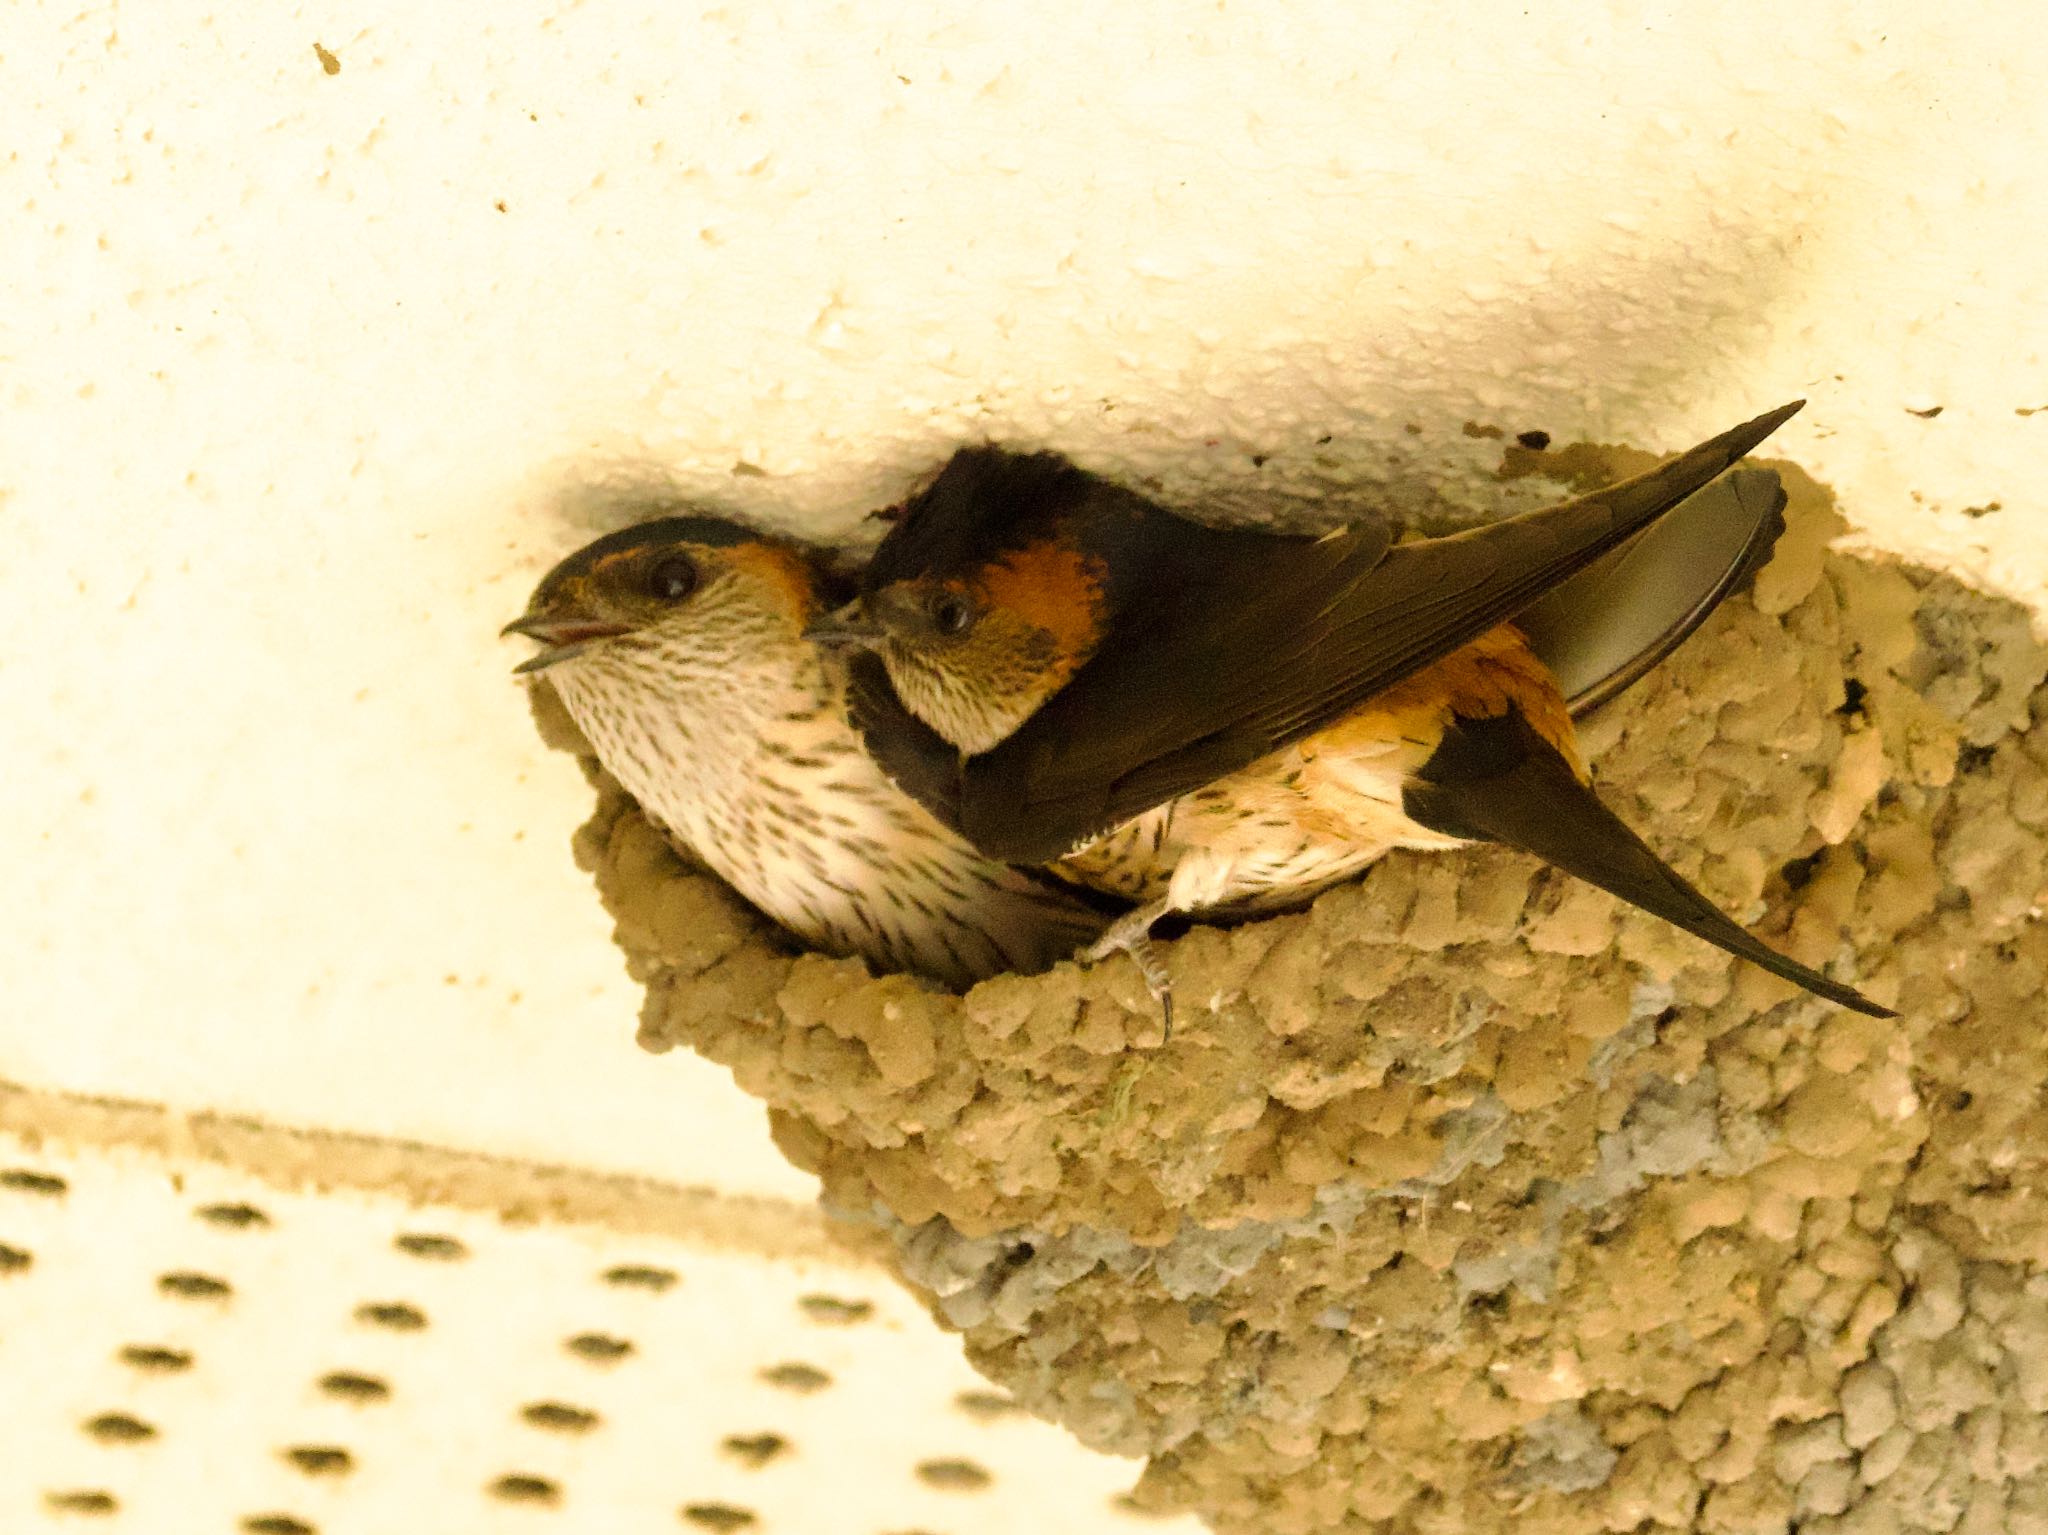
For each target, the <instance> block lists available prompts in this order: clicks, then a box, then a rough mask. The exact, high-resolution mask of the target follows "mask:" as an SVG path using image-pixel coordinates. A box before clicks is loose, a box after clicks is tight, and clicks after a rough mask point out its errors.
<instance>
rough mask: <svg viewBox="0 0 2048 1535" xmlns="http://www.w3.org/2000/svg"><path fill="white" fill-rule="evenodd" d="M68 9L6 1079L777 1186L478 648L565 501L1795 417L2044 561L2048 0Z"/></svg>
mask: <svg viewBox="0 0 2048 1535" xmlns="http://www.w3.org/2000/svg"><path fill="white" fill-rule="evenodd" d="M76 9H77V8H76V7H74V6H73V5H70V4H60V3H51V4H45V5H34V4H26V3H21V0H17V3H15V4H12V5H10V6H9V7H8V9H7V18H6V21H5V23H4V36H0V212H4V215H5V217H6V219H7V226H6V237H5V239H4V240H0V298H4V303H0V389H4V410H0V531H4V534H5V538H4V544H0V549H4V553H0V593H4V600H0V720H4V722H5V723H4V727H0V754H4V758H5V760H4V763H0V775H4V776H0V781H4V783H5V785H6V794H7V810H6V814H5V816H4V819H0V868H4V869H5V870H6V871H7V876H8V878H7V886H8V889H9V893H10V894H9V905H10V907H11V909H12V910H11V915H10V916H9V918H8V920H7V921H6V922H5V923H4V924H0V977H4V983H5V990H4V1000H0V1009H4V1013H0V1077H6V1078H11V1079H14V1080H21V1081H28V1082H32V1083H41V1084H46V1085H51V1086H66V1087H72V1088H84V1089H88V1090H94V1091H107V1092H119V1093H128V1094H134V1095H138V1096H149V1097H165V1098H168V1099H169V1100H170V1101H172V1102H174V1103H184V1104H210V1105H221V1106H226V1107H231V1108H241V1109H248V1110H254V1111H261V1112H264V1113H267V1114H269V1115H271V1116H273V1117H277V1118H283V1119H289V1120H297V1121H302V1122H312V1123H320V1124H329V1125H337V1126H343V1127H349V1128H357V1129H365V1130H373V1131H387V1132H393V1133H402V1134H411V1135H417V1136H423V1137H427V1138H431V1139H441V1140H453V1141H459V1142H465V1143H475V1144H485V1145H490V1146H495V1147H499V1148H501V1149H505V1150H508V1151H515V1152H521V1153H525V1154H531V1155H539V1156H545V1157H550V1158H556V1159H575V1160H584V1161H589V1162H593V1163H598V1164H602V1165H608V1166H624V1167H640V1168H646V1169H649V1170H654V1171H660V1172H663V1173H666V1174H669V1175H672V1176H683V1177H690V1176H701V1177H712V1176H717V1177H718V1178H720V1179H721V1181H724V1182H727V1183H734V1182H737V1183H741V1184H745V1185H748V1186H755V1187H773V1188H782V1189H797V1188H801V1187H802V1183H801V1181H799V1180H795V1179H794V1178H793V1176H792V1175H789V1174H787V1173H786V1172H784V1171H782V1170H781V1169H780V1168H779V1167H777V1166H776V1165H775V1164H774V1163H773V1162H772V1161H771V1160H770V1159H768V1158H767V1157H765V1156H764V1157H761V1158H758V1159H756V1161H754V1162H753V1163H751V1164H747V1165H745V1166H742V1165H740V1164H739V1163H738V1162H736V1161H735V1159H734V1153H733V1152H732V1150H731V1147H732V1145H733V1144H734V1143H735V1138H740V1137H747V1138H750V1139H749V1142H748V1143H749V1144H760V1138H759V1136H758V1132H757V1131H755V1130H754V1128H753V1126H754V1124H755V1122H756V1111H755V1110H754V1109H753V1108H752V1107H751V1106H750V1105H748V1104H746V1103H744V1102H741V1101H738V1100H737V1099H736V1097H735V1095H732V1094H730V1093H729V1092H726V1091H723V1090H722V1089H723V1084H722V1083H721V1082H720V1081H719V1080H718V1079H717V1076H716V1074H715V1073H711V1072H709V1071H708V1069H706V1068H701V1067H697V1066H695V1064H694V1063H686V1062H682V1061H678V1060H675V1059H673V1058H671V1059H668V1060H665V1061H662V1062H659V1063H656V1062H650V1061H648V1060H646V1059H644V1058H641V1057H639V1056H637V1055H636V1053H635V1052H634V1050H633V1048H632V1046H631V1044H630V1039H629V1035H630V1028H631V1024H630V1015H631V1013H632V1010H633V1008H634V1006H635V1000H636V999H635V995H634V990H633V988H630V987H628V986H627V985H626V984H625V983H624V981H623V978H622V977H621V976H620V974H619V971H618V963H617V960H616V957H615V955H614V954H613V952H612V951H611V950H610V949H609V947H608V945H607V943H606V941H605V934H604V928H603V920H602V918H601V916H600V914H599V912H598V909H597V905H596V902H595V900H594V898H593V897H592V896H591V894H590V893H589V892H588V890H587V889H586V887H585V884H584V881H583V878H582V876H581V875H579V874H578V873H577V872H576V871H575V870H574V869H573V868H572V867H571V866H570V864H569V861H568V856H567V852H566V847H565V843H566V838H567V835H568V832H569V829H570V828H571V826H572V825H573V824H574V823H575V821H576V820H577V819H578V818H579V817H580V816H581V815H582V813H583V812H584V810H585V808H586V805H587V795H586V794H585V792H584V790H583V789H582V787H581V785H580V784H579V783H578V782H577V781H576V780H575V777H574V773H573V770H572V769H571V767H570V766H569V764H568V762H567V761H566V760H565V759H562V758H549V757H546V756H544V754H543V753H542V752H541V751H540V749H539V747H538V745H537V743H536V742H535V741H534V739H533V736H532V732H531V731H530V729H529V728H528V726H527V723H526V720H525V717H524V708H523V704H522V701H521V699H520V696H519V694H518V693H517V691H516V690H515V688H514V687H513V685H512V684H511V682H510V680H509V679H508V677H507V676H506V668H507V666H508V665H509V664H510V662H511V661H512V660H514V659H515V658H516V657H515V655H514V653H513V649H512V648H501V647H500V646H499V645H498V643H497V642H496V641H495V640H494V639H493V637H492V636H493V633H494V631H495V629H496V627H497V626H498V625H499V624H500V623H502V622H503V621H504V620H505V619H506V618H508V617H510V616H511V615H512V614H513V613H515V612H516V611H517V610H518V608H519V606H520V605H521V603H522V600H523V598H524V595H525V592H526V590H527V588H528V586H529V585H530V583H531V582H532V580H533V579H534V578H535V577H536V576H537V575H538V574H539V572H540V571H541V570H542V569H543V568H544V567H545V566H546V565H547V564H548V563H549V562H550V561H551V560H552V559H553V558H554V557H556V556H557V555H559V554H560V553H562V552H564V551H565V550H566V549H567V548H568V547H570V546H571V545H572V544H573V543H574V542H575V541H577V539H578V538H580V537H581V536H582V530H583V528H584V527H586V526H587V525H588V516H589V505H590V502H591V500H592V497H591V495H590V491H591V489H592V487H604V486H614V487H616V486H618V485H622V484H623V485H644V484H648V483H654V482H664V481H665V482H668V483H672V484H673V485H675V486H677V487H679V488H681V489H682V490H684V491H687V492H689V493H692V494H699V495H703V496H707V497H714V498H717V499H720V500H723V501H725V502H726V503H728V504H729V505H731V506H734V507H736V508H739V509H741V510H743V511H745V512H748V513H751V514H754V515H757V516H760V517H764V518H772V519H776V520H779V521H782V522H784V523H786V524H788V525H791V526H797V527H802V528H805V529H808V530H810V531H812V532H814V533H816V534H819V535H821V536H836V535H842V534H845V533H847V532H848V531H849V530H851V529H854V528H855V527H856V526H857V524H858V522H859V519H860V516H861V514H862V512H863V511H864V510H865V509H866V508H867V507H869V506H871V505H873V504H876V503H878V502H880V501H882V500H886V499H889V498H891V497H893V496H895V495H896V494H898V493H899V492H900V491H901V490H902V489H903V488H904V487H905V486H906V485H908V484H909V483H910V482H911V481H912V480H914V479H915V478H916V477H917V476H919V475H921V474H922V473H925V472H927V471H928V470H929V469H930V468H931V467H932V466H933V465H934V464H936V463H937V462H938V461H939V460H940V459H941V458H942V457H943V456H944V454H945V453H946V452H947V450H948V449H949V448H950V447H951V446H952V445H954V444H955V443H957V442H960V441H962V440H963V439H967V438H974V437H981V436H987V435H994V436H999V437H1004V438H1009V439H1014V440H1027V441H1034V442H1046V443H1051V444H1056V445H1058V446H1061V447H1063V448H1065V449H1067V450H1068V451H1070V452H1072V453H1074V454H1075V455H1076V456H1078V457H1081V458H1083V459H1084V460H1086V461H1087V462H1089V463H1091V464H1094V465H1096V466H1098V467H1104V468H1109V469H1113V470H1119V471H1121V472H1125V473H1129V474H1154V475H1157V476H1159V477H1160V479H1161V481H1162V483H1163V484H1164V485H1165V487H1166V488H1167V490H1168V491H1169V492H1170V493H1172V494H1173V495H1175V496H1178V497H1194V496H1197V495H1205V494H1209V495H1226V494H1227V495H1232V496H1235V497H1237V498H1238V499H1239V500H1240V501H1246V500H1249V498H1250V493H1251V492H1254V491H1256V490H1258V489H1259V488H1261V487H1266V486H1270V487H1274V488H1276V489H1279V490H1282V491H1285V492H1287V493H1288V494H1289V495H1298V496H1309V495H1314V494H1320V493H1323V492H1328V491H1332V490H1344V491H1346V492H1358V491H1370V490H1384V491H1386V492H1388V493H1390V494H1391V495H1392V497H1393V498H1394V499H1395V500H1396V501H1397V502H1399V503H1400V504H1404V505H1414V504H1417V503H1419V502H1420V501H1421V500H1422V499H1423V498H1424V497H1425V495H1426V494H1427V493H1429V491H1430V488H1431V487H1432V486H1433V485H1434V486H1439V487H1440V493H1441V494H1443V495H1446V496H1448V497H1450V498H1451V499H1453V500H1455V501H1458V502H1461V503H1463V504H1466V505H1470V506H1475V507H1494V506H1499V505H1501V504H1504V498H1505V497H1506V495H1507V492H1506V491H1504V490H1503V489H1502V488H1501V487H1499V486H1497V485H1495V484H1493V483H1492V482H1491V481H1490V478H1489V476H1490V472H1491V470H1492V468H1493V467H1494V466H1495V465H1496V464H1497V463H1498V461H1499V444H1498V443H1497V442H1494V441H1489V440H1482V439H1478V438H1473V437H1469V436H1467V435H1465V434H1464V432H1463V431H1462V428H1463V427H1464V425H1465V423H1467V422H1473V423H1477V424H1480V425H1483V426H1493V427H1499V428H1503V429H1505V430H1506V431H1507V432H1509V433H1514V432H1518V431H1523V430H1529V429H1541V430H1544V431H1547V432H1548V433H1550V434H1551V435H1552V437H1554V438H1555V439H1557V440H1559V441H1561V442H1562V441H1570V440H1573V439H1577V438H1581V437H1597V438H1600V439H1603V440H1625V441H1629V442H1632V443H1636V444H1639V445H1641V446H1645V447H1677V446H1680V445H1682V444H1685V443H1687V442H1689V441H1690V440H1692V439H1694V438H1696V437H1698V436H1702V435H1704V434H1706V433H1707V432H1709V431H1711V430H1713V429H1716V428H1718V427H1721V426H1723V425H1726V424H1727V423H1729V422H1731V421H1733V420H1735V419H1737V418H1738V417H1740V416H1743V415H1746V414H1749V413H1751V412H1753V411H1755V410H1757V409H1760V408H1763V407H1765V406H1768V405H1771V404H1774V403H1776V402H1778V401H1779V400H1782V399H1784V398H1787V397H1790V396H1792V395H1795V394H1806V395H1809V396H1810V397H1811V398H1812V401H1813V404H1812V405H1811V407H1810V408H1809V410H1808V411H1807V413H1806V414H1805V415H1804V416H1802V417H1801V418H1800V419H1799V420H1798V421H1797V422H1795V423H1794V424H1793V426H1792V427H1791V428H1789V429H1788V430H1787V431H1786V432H1785V433H1783V434H1781V436H1780V437H1779V439H1778V440H1777V443H1776V444H1775V446H1776V448H1777V449H1778V451H1780V452H1782V453H1784V454H1785V455H1787V456H1789V457H1792V458H1794V459H1796V460H1797V461H1799V462H1800V463H1802V464H1803V465H1805V466H1806V467H1808V468H1809V469H1811V470H1812V471H1813V472H1815V473H1816V474H1817V475H1818V476H1820V477H1821V478H1822V479H1824V480H1826V481H1828V482H1829V483H1831V484H1832V485H1833V486H1834V487H1835V488H1836V489H1837V491H1838V492H1839V493H1840V495H1841V497H1842V500H1843V504H1844V506H1845V508H1846V510H1847V512H1848V514H1849V515H1850V517H1851V519H1852V520H1853V522H1854V523H1855V524H1856V525H1857V527H1858V529H1859V533H1860V536H1863V537H1866V538H1867V539H1868V540H1870V541H1871V542H1874V543H1876V544H1880V545H1883V546H1888V547H1892V548H1897V549H1900V550H1906V551H1911V552H1913V553H1916V554H1920V555H1924V556H1926V557H1928V558H1931V559H1934V560H1936V561H1937V562H1939V563H1942V564H1944V565H1946V566H1949V567H1951V568H1953V569H1956V570H1958V571H1960V572H1963V573H1966V574H1968V575H1971V576H1973V577H1975V578H1978V579H1980V580H1982V581H1984V582H1986V583H1988V584H1990V585H1992V586H1994V587H1996V588H1998V589H2001V590H2005V591H2010V592H2013V593H2017V594H2020V595H2023V596H2025V597H2027V598H2029V599H2030V600H2032V599H2038V597H2039V596H2040V594H2041V592H2042V589H2043V582H2044V578H2048V516H2044V496H2043V492H2042V490H2041V489H2040V487H2039V483H2038V480H2037V478H2036V475H2035V473H2034V470H2035V466H2036V461H2037V460H2038V459H2039V458H2040V457H2041V453H2040V447H2039V444H2040V442H2041V441H2042V439H2043V436H2044V434H2048V375H2044V372H2043V351H2044V332H2048V322H2044V320H2043V318H2042V317H2043V315H2044V313H2048V254H2044V249H2048V242H2044V239H2043V235H2044V233H2048V218H2044V214H2048V179H2044V178H2043V177H2042V175H2041V174H2040V172H2039V170H2038V163H2039V157H2040V147H2041V145H2042V144H2043V143H2048V102H2044V99H2043V97H2042V95H2041V93H2040V91H2039V84H2040V82H2041V80H2042V79H2044V78H2048V67H2044V66H2048V46H2044V44H2043V41H2042V36H2043V30H2044V29H2042V28H2041V27H2040V26H2039V25H2038V22H2037V21H2035V20H2034V19H2032V17H2031V16H2030V12H2031V11H2032V9H2033V8H2032V7H2030V6H2028V5H2026V4H2023V3H2018V0H2014V3H2006V4H1992V3H1986V4H1982V5H1974V6H1973V5H1949V6H1945V7H1941V8H1938V11H1937V9H1936V8H1931V7H1927V6H1925V5H1923V4H1919V3H1917V0H1886V3H1872V4H1868V5H1864V6H1861V7H1856V8H1849V7H1841V6H1784V5H1775V6H1764V5H1755V6H1747V5H1698V4H1693V5H1683V6H1681V5H1663V6H1647V7H1645V6H1634V5H1619V4H1616V5H1607V6H1600V5H1590V4H1588V5H1576V6H1571V7H1566V8H1561V10H1560V11H1558V12H1557V13H1555V14H1544V13H1542V12H1541V11H1531V12H1525V11H1524V10H1523V9H1521V8H1520V7H1518V6H1514V7H1511V6H1478V7H1464V8H1458V9H1456V10H1452V9H1448V8H1445V7H1441V6H1435V5H1428V4H1423V3H1402V4H1387V5H1381V6H1377V7H1372V8H1370V9H1368V8H1366V7H1361V6H1359V5H1357V4H1355V3H1325V4H1312V3H1293V0H1290V3H1286V4H1282V3H1279V0H1267V3H1256V4H1240V3H1220V0H1219V3H1217V4H1214V5H1210V6H1204V7H1199V8H1198V7H1196V6H1192V5H1186V4H1169V3H1156V4H1146V3H1127V4H1122V5H1117V6H1111V7H1105V6H1100V5H1085V4H1081V3H1078V0H1026V3H1012V4H1007V5H1004V6H1001V7H995V6H990V7H981V8H973V9H970V8H969V7H965V6H937V5H930V4H916V3H894V4H890V3H884V0H865V3H848V4H839V5H812V4H798V3H795V0H783V3H781V4H765V3H749V4H736V5H733V6H730V7H726V8H717V9H693V8H691V7H688V6H675V5H666V4H654V3H650V0H639V3H620V4H611V5H594V4H593V5H574V4H540V3H533V0H503V3H499V4H494V5H492V6H490V7H488V8H475V7H454V6H440V7H429V6H418V5H413V4H405V3H400V0H351V3H350V4H348V5H345V6H344V5H322V4H299V5H292V4H284V5H276V6H264V7H246V8H237V9H236V10H235V11H234V12H233V13H232V14H228V13H223V12H221V11H219V10H217V9H216V8H214V7H210V6H203V5H199V4H195V3H192V0H158V3H155V4H152V5H148V6H129V7H107V8H104V9H96V10H92V11H89V12H87V13H85V14H82V15H80V14H77V13H76ZM316 43H318V44H319V45H320V47H321V48H323V49H325V50H326V51H327V54H328V56H329V57H330V58H331V60H332V61H333V63H334V64H335V65H336V66H337V67H336V69H335V71H334V72H333V73H328V72H327V70H326V68H324V67H323V59H322V57H321V56H320V55H318V54H316V51H315V44H316ZM1935 406H1939V407H1941V409H1940V414H1939V415H1938V416H1934V415H1923V414H1915V412H1931V411H1932V408H1933V407H1935ZM2036 410H2038V411H2039V414H2035V415H2031V416H2030V415H2029V414H2028V412H2030V411H2036ZM1325 438H1327V439H1328V441H1327V442H1325V441H1324V440H1323V439H1325ZM1254 455H1261V456H1265V457H1266V462H1265V463H1264V465H1263V467H1260V466H1256V465H1255V463H1254ZM756 471H758V472H756ZM1515 493H1516V494H1534V493H1535V492H1533V491H1530V490H1528V489H1527V488H1526V487H1516V491H1515ZM600 499H601V498H600ZM1994 504H1995V505H1996V507H1997V510H1994V511H1990V512H1988V513H1987V512H1985V511H1984V510H1983V509H1984V508H1986V507H1990V506H1993V505H1994ZM679 1094H682V1095H683V1096H679Z"/></svg>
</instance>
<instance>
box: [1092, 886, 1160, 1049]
mask: <svg viewBox="0 0 2048 1535" xmlns="http://www.w3.org/2000/svg"><path fill="white" fill-rule="evenodd" d="M1164 915H1166V908H1165V906H1164V905H1162V904H1154V905H1151V906H1140V907H1139V908H1138V909H1137V910H1136V911H1131V912H1126V913H1124V915H1123V916H1121V917H1119V918H1117V920H1116V921H1114V922H1112V923H1111V924H1110V925H1109V931H1107V932H1106V933H1104V934H1103V935H1102V936H1101V937H1100V938H1098V939H1097V940H1096V941H1095V942H1094V943H1093V944H1092V945H1091V946H1090V947H1089V948H1088V949H1087V950H1085V951H1084V952H1083V953H1082V955H1081V958H1082V959H1083V960H1084V961H1086V962H1087V963H1089V964H1093V963H1095V962H1096V961H1098V960H1104V959H1107V958H1109V956H1110V955H1112V954H1128V955H1130V956H1131V960H1132V962H1133V963H1134V964H1136V965H1137V967H1138V973H1139V974H1140V975H1142V976H1143V977H1144V978H1145V989H1146V990H1147V991H1149V992H1151V993H1152V996H1153V999H1154V1000H1155V1001H1157V1002H1158V1004H1159V1012H1160V1017H1161V1019H1162V1021H1163V1024H1164V1028H1165V1032H1164V1034H1162V1035H1161V1037H1160V1041H1159V1042H1160V1043H1161V1044H1162V1045H1163V1044H1165V1043H1166V1042H1167V1040H1170V1039H1172V1038H1173V982H1171V981H1170V980H1168V979H1167V978H1166V961H1164V960H1162V959H1161V958H1160V957H1159V951H1158V950H1157V949H1155V948H1153V947H1152V924H1153V923H1154V922H1157V921H1158V920H1159V919H1160V918H1161V917H1163V916H1164Z"/></svg>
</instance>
